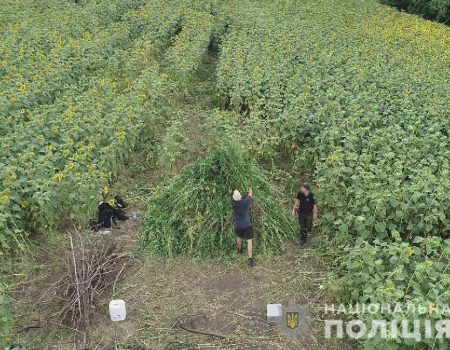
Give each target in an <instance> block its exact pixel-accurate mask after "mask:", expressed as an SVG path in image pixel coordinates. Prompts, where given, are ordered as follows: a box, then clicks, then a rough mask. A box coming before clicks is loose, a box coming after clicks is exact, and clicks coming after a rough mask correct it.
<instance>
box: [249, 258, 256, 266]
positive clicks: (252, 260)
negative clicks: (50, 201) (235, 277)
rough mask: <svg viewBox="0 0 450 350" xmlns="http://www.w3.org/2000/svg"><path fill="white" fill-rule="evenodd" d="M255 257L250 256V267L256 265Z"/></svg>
mask: <svg viewBox="0 0 450 350" xmlns="http://www.w3.org/2000/svg"><path fill="white" fill-rule="evenodd" d="M255 265H256V263H255V259H254V258H248V266H249V267H255Z"/></svg>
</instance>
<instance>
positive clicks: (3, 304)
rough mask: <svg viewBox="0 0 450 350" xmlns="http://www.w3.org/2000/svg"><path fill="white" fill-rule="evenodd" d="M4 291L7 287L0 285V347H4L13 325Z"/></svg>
mask: <svg viewBox="0 0 450 350" xmlns="http://www.w3.org/2000/svg"><path fill="white" fill-rule="evenodd" d="M6 290H7V286H6V285H3V284H1V283H0V346H2V345H4V343H5V341H6V339H7V337H8V335H9V332H10V330H11V328H12V324H13V316H12V310H11V306H12V305H11V298H9V297H8V296H7V294H6Z"/></svg>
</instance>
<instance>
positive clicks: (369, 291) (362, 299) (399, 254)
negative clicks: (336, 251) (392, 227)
mask: <svg viewBox="0 0 450 350" xmlns="http://www.w3.org/2000/svg"><path fill="white" fill-rule="evenodd" d="M394 236H395V239H394V241H393V242H390V243H386V242H382V241H375V242H374V243H373V244H369V243H367V242H364V241H362V240H361V241H358V242H357V243H356V245H355V246H354V247H351V248H348V249H347V252H346V255H345V256H344V257H342V258H341V260H342V268H343V272H344V281H343V282H344V288H343V289H342V290H341V292H340V299H341V300H340V301H341V302H342V303H345V304H346V305H358V304H359V305H360V304H366V303H373V304H384V305H390V306H391V307H392V309H393V308H394V306H395V305H397V304H398V305H408V304H410V305H414V306H415V307H416V308H417V309H419V307H421V308H423V309H424V313H423V314H421V315H418V314H416V313H409V314H408V313H406V315H405V314H400V313H397V315H396V314H393V313H389V312H386V311H384V312H383V310H381V308H380V310H378V311H377V312H376V313H371V314H365V315H363V316H362V317H363V318H365V320H366V321H370V320H371V319H372V320H386V321H391V320H393V319H395V317H397V319H398V320H408V321H409V322H410V323H411V324H412V323H413V320H414V319H421V320H424V319H428V320H430V321H432V325H433V327H434V324H435V322H436V321H438V320H442V319H448V316H449V315H448V312H447V311H446V310H447V308H445V306H446V305H447V306H448V300H449V299H450V276H449V275H448V271H449V268H450V241H449V240H445V241H444V240H442V239H441V238H440V237H429V238H422V237H417V238H416V240H415V242H414V244H409V243H406V242H402V241H401V239H400V235H399V234H398V232H397V233H396V234H395V235H394ZM421 326H422V327H424V324H423V323H422V324H421ZM422 334H425V333H424V330H423V329H422ZM381 344H382V345H383V347H386V346H388V349H412V348H414V349H419V348H427V347H428V348H433V349H446V348H447V345H448V344H446V342H445V341H443V340H439V339H434V338H430V339H423V340H421V341H416V340H407V339H403V340H402V341H401V342H400V343H399V342H398V341H397V340H396V339H392V338H391V339H389V337H388V339H387V340H386V339H382V338H381V336H380V334H379V333H378V334H377V336H376V337H374V338H370V339H364V340H363V341H362V346H363V348H364V349H377V346H380V345H381Z"/></svg>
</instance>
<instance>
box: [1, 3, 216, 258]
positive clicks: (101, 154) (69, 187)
mask: <svg viewBox="0 0 450 350" xmlns="http://www.w3.org/2000/svg"><path fill="white" fill-rule="evenodd" d="M192 4H193V3H188V2H184V1H175V0H173V1H167V2H165V3H161V2H148V3H145V2H142V1H124V0H114V1H111V2H108V4H105V3H101V2H97V1H86V2H81V3H80V4H75V3H73V2H61V1H54V0H47V1H45V4H44V3H42V2H41V3H40V4H39V6H37V5H36V4H35V3H33V2H32V1H28V0H26V1H22V2H16V1H7V2H6V4H2V5H3V8H4V9H5V11H4V12H3V11H2V14H0V16H1V17H0V18H1V19H5V21H2V24H3V23H4V25H5V30H4V35H2V36H1V38H0V56H1V62H0V79H1V84H2V95H1V99H0V116H1V118H2V120H3V121H4V122H3V123H2V124H1V125H0V136H1V140H2V147H1V150H0V249H9V248H11V247H21V246H22V244H23V240H22V237H23V235H24V234H26V232H29V231H42V230H48V229H52V228H55V227H57V226H58V224H59V223H60V221H61V218H64V220H67V218H69V219H71V220H74V221H77V222H85V221H87V219H88V218H89V217H90V216H91V215H92V214H93V212H94V211H95V207H96V202H97V199H98V198H99V196H100V194H101V192H102V189H103V187H104V186H107V185H108V183H109V181H110V180H111V179H112V178H114V176H115V175H116V174H117V173H118V171H120V169H121V167H122V166H123V164H124V163H125V161H126V159H127V158H128V157H129V155H130V154H131V153H132V151H133V149H134V147H135V145H136V144H137V142H138V141H139V140H140V139H141V134H142V132H143V131H144V130H145V139H146V140H150V139H151V138H152V135H153V133H154V132H155V131H156V128H158V127H159V126H158V125H159V124H163V123H158V122H157V121H159V119H158V118H160V115H159V111H160V107H161V106H164V104H165V98H164V97H165V96H166V94H167V93H168V92H170V91H173V90H174V82H175V81H176V79H177V77H173V76H169V75H167V74H165V73H163V72H162V70H161V67H160V65H159V63H158V58H159V57H160V56H161V55H162V54H163V53H164V52H165V51H166V50H168V53H167V57H168V58H171V57H173V56H174V55H173V53H174V52H178V51H179V49H178V48H180V47H181V46H180V45H181V44H178V43H181V39H180V38H185V37H186V38H189V39H190V38H193V39H192V40H193V41H195V40H196V39H195V37H196V36H197V34H198V35H200V34H199V33H198V32H197V34H192V35H191V34H189V33H192V30H193V29H192V28H193V25H192V23H193V22H194V21H195V20H194V19H195V18H198V16H200V15H201V14H202V13H203V12H201V8H199V9H198V10H197V11H196V10H195V8H194V7H193V6H192ZM36 7H38V9H36ZM209 10H210V9H209V7H208V6H206V5H205V11H206V12H205V16H206V17H207V18H206V19H208V21H209V20H210V19H209V17H208V16H209V15H208V14H209ZM16 12H17V13H22V15H23V16H24V17H23V18H25V20H22V19H23V18H22V16H21V17H20V18H18V17H16V16H15V13H16ZM206 19H205V21H206ZM208 21H206V22H208ZM206 22H205V25H206V24H208V23H209V22H208V23H206ZM184 23H191V24H190V25H187V24H186V28H184V29H183V28H182V26H183V25H184ZM174 37H177V39H174V40H175V42H176V43H175V44H174V46H173V49H168V47H170V46H171V44H172V39H173V38H174ZM199 40H200V39H199ZM200 41H201V42H202V43H201V45H200V47H198V45H193V46H192V47H193V49H192V50H191V51H189V50H190V47H189V45H187V46H185V48H184V49H183V50H184V51H186V50H187V51H189V52H191V54H190V55H189V56H186V57H185V61H184V62H189V64H192V65H193V68H192V69H191V68H187V65H186V63H183V57H184V56H183V55H184V54H183V52H184V51H183V50H181V51H180V55H181V56H180V57H177V58H176V59H175V61H176V62H177V63H176V64H177V65H178V66H179V67H186V70H185V71H184V73H183V78H185V77H186V76H187V75H188V73H189V71H193V70H195V67H196V64H198V63H195V62H194V61H193V60H194V58H196V59H198V60H199V59H201V56H202V51H201V50H206V47H205V45H206V46H207V44H208V42H209V34H208V35H207V36H206V38H204V39H201V40H200ZM175 61H174V62H175ZM171 62H172V61H171ZM172 63H173V62H172ZM174 64H175V63H174ZM158 131H160V130H158Z"/></svg>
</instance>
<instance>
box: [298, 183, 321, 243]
mask: <svg viewBox="0 0 450 350" xmlns="http://www.w3.org/2000/svg"><path fill="white" fill-rule="evenodd" d="M296 212H297V214H298V222H299V224H300V244H305V243H306V239H307V237H308V233H310V232H311V229H312V227H313V222H314V221H316V220H317V203H316V198H315V197H314V194H313V193H312V192H311V185H310V184H309V183H304V184H303V185H302V186H301V187H300V191H299V192H298V193H297V198H296V199H295V202H294V206H293V207H292V215H295V213H296Z"/></svg>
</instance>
